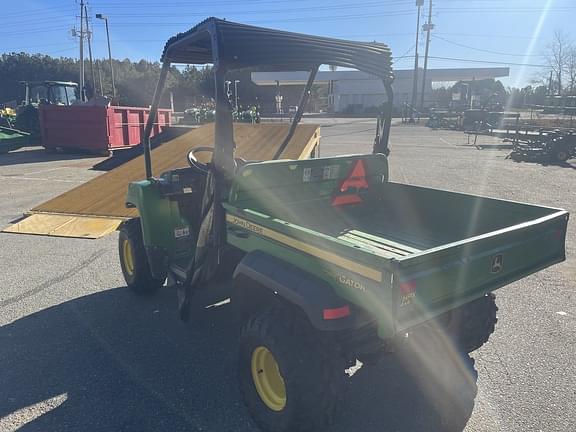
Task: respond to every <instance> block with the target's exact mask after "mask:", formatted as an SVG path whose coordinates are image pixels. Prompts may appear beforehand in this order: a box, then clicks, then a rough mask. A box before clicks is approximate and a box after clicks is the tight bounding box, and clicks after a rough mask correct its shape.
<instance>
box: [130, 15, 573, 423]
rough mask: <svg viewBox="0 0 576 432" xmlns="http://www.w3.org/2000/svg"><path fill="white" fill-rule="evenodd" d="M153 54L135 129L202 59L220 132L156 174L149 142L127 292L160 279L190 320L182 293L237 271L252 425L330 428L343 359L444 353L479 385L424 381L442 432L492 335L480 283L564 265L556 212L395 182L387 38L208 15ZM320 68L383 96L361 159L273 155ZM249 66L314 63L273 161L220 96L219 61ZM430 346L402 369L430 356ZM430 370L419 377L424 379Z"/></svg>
mask: <svg viewBox="0 0 576 432" xmlns="http://www.w3.org/2000/svg"><path fill="white" fill-rule="evenodd" d="M162 63H163V66H162V70H161V73H160V78H159V81H158V84H157V87H156V91H155V95H154V99H153V102H152V107H151V114H150V117H149V119H148V123H147V125H146V129H145V137H149V135H150V131H151V129H152V126H153V123H154V118H155V116H156V112H157V109H158V104H159V101H160V99H161V95H162V90H163V87H164V84H165V82H166V77H167V76H168V74H169V71H170V68H171V64H173V63H185V64H213V65H214V79H215V89H216V119H215V143H214V146H213V147H199V148H193V149H191V151H190V153H189V154H188V156H187V158H186V159H187V162H188V166H187V167H185V168H180V169H174V170H171V171H168V172H165V173H163V174H162V175H160V176H159V177H154V176H153V175H152V160H151V153H150V140H149V139H148V138H146V139H145V141H144V156H145V157H144V160H145V167H146V174H147V178H146V179H143V180H142V181H138V182H134V183H131V184H130V185H129V188H128V193H127V196H126V205H127V206H128V207H131V208H136V209H137V210H138V213H139V217H138V218H135V219H132V220H129V221H126V222H125V223H124V224H123V225H122V226H121V228H120V235H119V254H120V263H121V267H122V271H123V274H124V277H125V279H126V283H127V285H128V287H129V288H130V289H132V290H133V291H134V292H135V293H138V294H151V293H154V292H156V291H157V290H158V289H159V288H161V287H162V286H163V285H164V284H165V282H166V281H167V285H168V286H169V287H173V288H175V289H176V291H177V293H178V308H179V314H180V317H181V318H182V319H187V318H188V317H189V316H190V315H191V314H193V313H194V312H193V311H192V310H191V301H190V299H191V297H192V296H193V295H194V293H196V292H197V291H198V290H201V289H204V288H208V287H210V286H211V285H210V284H209V282H210V281H211V280H213V279H215V278H217V277H218V278H222V277H229V278H231V279H232V281H233V284H231V285H232V288H231V293H230V298H231V305H232V306H233V307H234V308H235V309H236V310H237V311H238V312H239V316H241V317H242V323H241V324H239V325H241V328H242V330H241V335H240V340H239V351H238V376H239V385H240V390H241V393H242V395H243V398H244V401H245V403H246V405H247V407H248V410H249V412H250V413H251V415H252V416H253V418H254V420H255V421H256V423H257V424H258V425H259V426H260V427H261V428H262V429H264V430H267V431H286V432H287V431H301V430H314V431H320V430H327V429H326V428H327V425H328V424H330V423H331V422H333V421H335V420H336V419H337V414H338V412H339V411H340V406H341V404H342V403H343V402H344V401H345V398H344V394H345V390H346V388H347V381H348V380H350V379H351V378H350V369H349V367H350V366H352V365H354V364H357V363H356V360H360V361H361V362H363V363H364V364H371V363H373V362H376V361H377V360H378V359H380V358H382V357H383V356H385V355H387V354H389V353H393V352H395V351H397V350H401V349H402V346H403V345H404V344H405V343H406V342H405V341H406V340H407V339H410V338H411V337H412V336H413V337H415V338H416V340H418V338H419V337H420V338H421V340H422V341H423V342H422V343H423V345H422V347H424V346H430V344H428V345H426V341H430V340H434V341H436V340H437V341H438V343H437V345H438V346H440V347H441V348H442V349H445V350H447V351H450V352H453V353H454V358H456V359H458V364H460V365H461V366H462V367H463V369H464V370H465V371H466V372H467V373H468V376H469V378H471V380H472V381H473V383H474V385H472V386H470V387H467V390H464V391H458V392H456V393H452V394H449V393H445V392H443V391H442V388H440V387H438V386H432V387H431V388H432V392H430V393H429V395H430V396H429V397H430V398H432V399H435V401H436V402H438V403H437V405H435V406H437V407H438V412H439V413H440V414H441V417H442V422H443V423H447V424H452V425H454V424H455V422H456V420H455V418H456V417H457V416H456V412H455V410H456V408H455V407H458V406H460V405H459V404H460V402H461V401H462V400H466V401H467V402H470V401H472V403H473V399H474V396H475V378H476V374H475V371H474V370H473V364H472V360H471V359H470V357H469V356H468V354H469V353H470V352H471V351H473V350H475V349H477V348H479V347H480V346H481V345H482V344H484V343H486V342H487V341H488V338H489V336H490V334H491V333H492V332H493V331H494V326H495V324H496V311H497V308H496V304H495V297H494V294H493V293H492V292H493V291H494V290H496V289H498V288H500V287H503V286H505V285H507V284H509V283H511V282H513V281H515V280H518V279H520V278H522V277H524V276H526V275H529V274H531V273H534V272H536V271H538V270H540V269H543V268H546V267H548V266H550V265H552V264H555V263H558V262H561V261H563V260H564V259H565V235H566V227H567V221H568V214H567V212H566V211H564V210H561V209H554V208H548V207H541V206H535V205H529V204H522V203H517V202H509V201H504V200H498V199H491V198H485V197H478V196H473V195H466V194H460V193H454V192H447V191H442V190H435V189H430V188H424V187H417V186H411V185H406V184H401V183H394V182H392V181H390V180H389V178H388V155H389V150H388V136H389V131H390V123H391V113H392V89H391V82H392V79H393V75H392V56H391V53H390V51H389V49H388V47H387V46H386V45H383V44H379V43H363V42H351V41H345V40H336V39H329V38H323V37H317V36H308V35H304V34H296V33H289V32H284V31H277V30H270V29H265V28H258V27H252V26H247V25H242V24H236V23H233V22H230V21H225V20H219V19H215V18H210V19H208V20H206V21H204V22H202V23H200V24H199V25H197V26H196V27H194V28H192V29H191V30H189V31H187V32H185V33H181V34H179V35H177V36H175V37H173V38H171V39H170V40H169V41H168V42H167V44H166V46H165V48H164V52H163V55H162ZM322 64H324V65H333V66H338V67H347V68H355V69H358V70H360V71H363V72H366V73H368V74H371V75H374V76H376V77H378V78H379V79H381V81H382V84H383V88H384V93H385V95H386V103H385V104H384V105H383V107H384V110H383V112H382V114H381V117H380V118H379V119H378V121H377V127H376V138H375V140H374V147H373V153H372V154H361V155H352V156H340V157H331V158H317V159H308V160H283V159H282V154H283V151H284V150H285V148H286V147H287V145H288V144H289V142H290V139H291V137H292V135H293V134H294V132H295V129H296V126H297V124H298V122H299V120H300V119H301V117H302V114H303V109H304V107H305V106H306V102H307V98H308V95H309V91H310V88H311V86H312V84H313V82H314V78H315V76H316V72H317V71H318V68H319V66H320V65H322ZM254 66H257V67H258V68H259V70H279V69H281V70H309V71H310V75H309V79H308V82H307V84H306V87H305V89H304V92H303V95H302V99H301V101H300V103H299V104H298V110H297V112H296V114H295V115H294V121H293V123H292V125H291V127H290V129H289V132H288V134H287V136H286V139H285V140H284V142H283V143H282V144H281V145H280V146H279V147H278V148H277V149H276V152H275V157H274V160H269V161H246V160H243V159H240V158H238V157H235V154H234V151H235V145H234V133H233V131H234V130H233V117H232V111H233V110H232V106H231V105H230V103H229V101H228V98H227V95H226V93H225V91H224V88H225V86H224V82H225V80H226V73H227V72H229V71H232V70H236V69H242V68H246V67H254ZM267 68H268V69H267ZM207 155H208V156H209V155H211V157H209V158H206V156H207ZM183 159H185V157H183ZM207 159H209V160H207ZM407 335H408V336H410V337H407ZM422 335H424V337H423V336H422ZM430 349H432V347H431V348H430ZM427 352H428V351H426V350H425V349H423V348H421V349H420V350H418V351H417V353H418V354H420V355H419V356H417V358H415V357H410V358H409V360H407V362H408V363H410V364H416V365H421V366H422V365H424V366H425V363H426V360H427ZM418 367H419V366H418ZM442 367H443V368H444V369H443V370H444V371H445V370H446V369H447V366H446V365H444V366H440V368H431V369H430V368H429V369H425V370H427V371H428V372H429V375H433V376H436V375H438V374H439V371H440V370H441V369H442ZM347 368H348V372H349V373H346V372H345V370H347ZM448 369H449V368H448ZM430 371H433V372H430ZM423 388H425V387H423Z"/></svg>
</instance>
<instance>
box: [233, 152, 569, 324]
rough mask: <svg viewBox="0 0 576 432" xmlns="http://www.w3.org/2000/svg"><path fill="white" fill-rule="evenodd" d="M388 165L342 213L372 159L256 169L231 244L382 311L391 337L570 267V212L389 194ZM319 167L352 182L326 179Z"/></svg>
mask: <svg viewBox="0 0 576 432" xmlns="http://www.w3.org/2000/svg"><path fill="white" fill-rule="evenodd" d="M379 158H380V159H379ZM381 158H382V156H369V157H364V159H362V160H363V162H362V163H363V164H364V165H365V169H366V171H367V173H366V179H367V181H368V187H367V188H366V190H363V191H360V192H358V195H357V196H358V197H359V198H358V200H359V201H358V202H356V203H354V204H351V205H334V203H335V201H334V190H337V189H338V187H339V186H338V185H339V184H342V183H341V182H342V181H343V178H344V177H345V176H346V175H347V174H348V173H350V171H351V166H352V167H353V166H354V163H356V162H355V161H357V160H359V159H360V158H358V159H355V158H350V157H349V158H347V159H348V160H350V159H351V162H348V163H345V162H343V161H345V160H346V159H344V158H333V159H330V158H329V159H324V160H316V161H313V160H312V161H299V162H298V163H297V164H294V163H290V162H280V163H273V162H272V163H270V164H268V168H266V165H264V168H262V167H263V165H262V164H261V165H260V166H258V167H254V168H246V169H248V170H250V171H249V174H248V175H245V176H244V177H245V178H246V179H245V180H241V181H239V183H238V185H237V186H236V188H234V189H233V191H232V194H231V201H230V203H229V204H228V205H227V206H226V209H227V210H228V216H227V218H228V222H229V226H230V228H229V241H230V242H231V243H232V244H234V245H235V246H237V247H240V248H241V249H244V250H246V251H251V250H264V251H267V252H268V253H270V254H272V255H276V256H277V257H279V258H282V259H284V260H287V261H289V262H291V263H292V264H294V265H296V266H298V267H300V268H303V269H304V270H307V271H309V272H312V273H313V274H316V275H318V276H320V277H322V278H323V279H325V280H327V281H331V282H332V284H333V286H334V288H335V289H336V290H337V291H339V295H341V296H344V297H346V298H348V299H350V300H351V301H352V302H354V303H356V304H358V305H361V306H362V307H364V308H368V309H371V310H372V312H375V313H376V311H378V312H377V313H379V314H380V315H382V316H383V320H384V322H383V324H382V331H383V332H385V333H393V332H396V331H398V330H401V329H407V328H409V327H412V326H415V325H417V324H419V323H422V322H424V321H426V320H428V319H431V318H433V317H434V316H436V315H439V314H441V313H443V312H445V311H447V310H449V309H451V308H454V307H457V306H459V305H461V304H464V303H467V302H469V301H471V300H473V299H474V298H477V297H480V296H482V295H484V294H485V293H487V292H490V291H493V290H495V289H497V288H499V287H501V286H503V285H506V284H509V283H511V282H513V281H515V280H518V279H520V278H522V277H524V276H526V275H528V274H531V273H534V272H535V271H538V270H540V269H542V268H545V267H548V266H550V265H552V264H554V263H557V262H560V261H563V260H564V259H565V251H564V243H565V234H566V225H567V221H568V214H567V213H566V212H565V211H563V210H560V209H555V208H549V207H541V206H534V205H529V204H523V203H518V202H512V201H505V200H499V199H492V198H484V197H479V196H473V195H467V194H462V193H456V192H448V191H443V190H436V189H431V188H424V187H418V186H412V185H406V184H400V183H393V182H389V181H386V164H385V161H384V160H382V159H381ZM340 163H342V165H339V164H340ZM318 165H320V167H319V171H318V172H319V173H320V172H322V173H327V172H329V171H330V170H332V171H338V172H339V173H340V174H339V175H338V176H337V175H333V177H334V178H333V179H332V180H335V181H331V180H330V179H327V178H326V177H330V175H331V174H322V175H320V174H319V175H318V177H317V179H314V176H313V172H314V171H313V170H314V169H316V168H315V167H316V166H318ZM322 165H323V166H322ZM337 165H338V166H340V167H341V168H338V169H336V168H334V167H335V166H337ZM307 168H309V169H310V170H311V171H309V172H310V173H312V174H311V175H310V174H307V173H306V171H305V170H306V169H307ZM285 169H286V170H287V171H292V172H289V173H288V172H287V173H286V176H283V175H282V171H283V170H285ZM257 170H258V172H257ZM271 175H274V177H273V178H272V177H269V176H271ZM248 179H249V180H248ZM290 179H293V180H297V179H300V184H299V185H298V184H297V185H293V184H292V181H291V180H290ZM301 179H304V180H301ZM295 186H297V187H298V189H299V193H298V194H295V193H294V189H293V188H294V187H295ZM269 192H270V193H269ZM288 197H293V198H292V200H289V199H288ZM294 197H295V198H294ZM247 231H249V232H250V233H247ZM351 287H353V288H355V289H350V288H351Z"/></svg>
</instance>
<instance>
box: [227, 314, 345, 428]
mask: <svg viewBox="0 0 576 432" xmlns="http://www.w3.org/2000/svg"><path fill="white" fill-rule="evenodd" d="M344 369H345V362H344V360H343V359H342V357H341V356H340V354H339V351H338V349H337V347H336V346H334V345H332V344H330V343H328V342H327V341H326V340H324V339H323V338H322V337H321V336H320V334H319V333H318V332H317V331H315V330H314V329H313V328H312V327H311V326H310V324H309V323H308V322H307V321H306V318H305V317H302V316H300V315H299V314H296V316H295V315H294V313H293V312H292V313H289V312H287V311H285V310H283V309H282V308H272V309H269V310H267V311H265V312H261V313H260V314H258V315H256V316H254V317H252V318H251V319H249V320H248V322H247V323H246V325H245V326H244V328H243V329H242V334H241V336H240V346H239V371H238V373H239V384H240V391H241V393H242V395H243V397H244V402H245V404H246V406H247V407H248V410H249V411H250V413H251V415H252V417H253V419H254V421H255V422H256V423H257V424H258V425H259V426H260V427H261V428H262V429H263V430H266V431H271V432H287V431H294V432H296V431H319V430H326V426H327V425H329V424H331V423H332V422H333V420H334V417H335V416H336V414H337V413H338V410H339V407H340V404H341V402H342V401H343V398H344V393H345V389H346V387H347V383H346V381H347V379H348V377H347V375H346V374H345V372H344Z"/></svg>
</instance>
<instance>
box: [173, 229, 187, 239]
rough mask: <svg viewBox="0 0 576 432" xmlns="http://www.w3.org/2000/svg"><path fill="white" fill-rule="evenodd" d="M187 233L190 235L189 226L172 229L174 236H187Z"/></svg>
mask: <svg viewBox="0 0 576 432" xmlns="http://www.w3.org/2000/svg"><path fill="white" fill-rule="evenodd" d="M189 235H190V228H189V227H183V228H175V229H174V238H181V237H188V236H189Z"/></svg>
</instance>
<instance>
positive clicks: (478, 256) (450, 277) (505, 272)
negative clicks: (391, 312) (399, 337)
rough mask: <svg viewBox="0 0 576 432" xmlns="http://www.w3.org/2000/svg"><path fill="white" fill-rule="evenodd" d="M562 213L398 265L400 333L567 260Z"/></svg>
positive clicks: (396, 288)
mask: <svg viewBox="0 0 576 432" xmlns="http://www.w3.org/2000/svg"><path fill="white" fill-rule="evenodd" d="M567 223H568V213H567V212H565V211H558V212H555V213H554V214H551V215H549V216H546V217H542V218H540V219H536V220H534V221H530V222H526V223H522V224H519V225H516V226H512V227H510V228H505V229H501V230H498V231H494V232H491V233H487V234H483V235H480V236H477V237H473V238H470V239H466V240H463V241H460V242H456V243H452V244H448V245H445V246H440V247H437V248H434V249H430V250H427V251H424V252H422V253H419V254H416V255H411V256H408V257H406V258H400V259H398V260H397V261H396V270H395V273H394V292H395V295H396V323H397V324H396V327H397V330H404V329H407V328H410V327H412V326H414V325H417V324H419V323H422V322H424V321H427V320H429V319H431V318H433V317H435V316H437V315H439V314H441V313H443V312H445V311H447V310H449V309H452V308H455V307H458V306H460V305H462V304H464V303H467V302H469V301H471V300H473V299H475V298H478V297H480V296H482V295H484V294H485V293H487V292H490V291H494V290H495V289H497V288H500V287H502V286H504V285H507V284H509V283H511V282H514V281H516V280H518V279H521V278H523V277H525V276H527V275H529V274H532V273H534V272H536V271H538V270H541V269H543V268H546V267H548V266H550V265H552V264H555V263H558V262H561V261H564V259H565V246H564V244H565V237H566V226H567Z"/></svg>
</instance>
